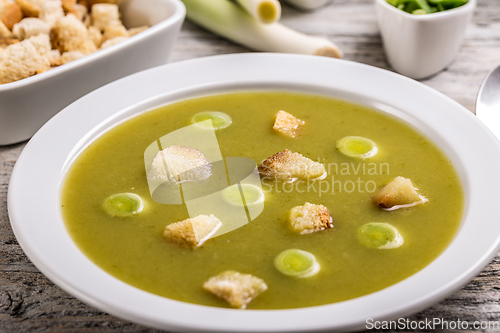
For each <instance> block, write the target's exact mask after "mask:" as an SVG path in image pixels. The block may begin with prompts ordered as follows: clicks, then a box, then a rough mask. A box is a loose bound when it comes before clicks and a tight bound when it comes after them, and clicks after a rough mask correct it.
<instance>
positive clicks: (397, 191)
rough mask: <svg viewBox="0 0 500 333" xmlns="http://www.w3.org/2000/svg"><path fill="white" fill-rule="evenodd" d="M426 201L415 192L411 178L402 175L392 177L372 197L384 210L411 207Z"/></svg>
mask: <svg viewBox="0 0 500 333" xmlns="http://www.w3.org/2000/svg"><path fill="white" fill-rule="evenodd" d="M427 201H428V200H427V198H426V197H424V196H422V195H420V194H418V193H417V189H416V188H415V187H414V186H413V184H412V182H411V180H410V179H407V178H403V177H396V178H394V180H392V181H391V182H390V183H388V184H387V185H385V186H384V187H383V188H382V189H381V190H380V191H379V192H378V193H377V194H376V195H375V196H374V197H373V202H375V203H376V204H377V205H379V206H380V207H382V208H383V209H385V210H396V209H398V208H407V207H413V206H416V205H419V204H423V203H425V202H427Z"/></svg>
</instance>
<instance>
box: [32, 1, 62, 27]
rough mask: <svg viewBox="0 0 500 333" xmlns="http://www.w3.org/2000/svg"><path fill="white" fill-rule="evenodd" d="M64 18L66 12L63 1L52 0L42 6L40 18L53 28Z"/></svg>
mask: <svg viewBox="0 0 500 333" xmlns="http://www.w3.org/2000/svg"><path fill="white" fill-rule="evenodd" d="M63 17H64V10H63V8H62V4H61V1H59V0H51V1H46V2H44V3H43V4H42V7H41V9H40V15H38V18H39V19H41V20H42V21H44V22H45V23H47V24H48V25H49V26H50V27H51V28H52V27H53V26H54V24H55V23H56V22H57V21H59V20H60V19H61V18H63Z"/></svg>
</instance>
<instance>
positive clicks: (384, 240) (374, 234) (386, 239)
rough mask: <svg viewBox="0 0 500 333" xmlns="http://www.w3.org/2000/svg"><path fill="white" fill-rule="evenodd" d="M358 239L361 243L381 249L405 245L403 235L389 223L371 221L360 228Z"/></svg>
mask: <svg viewBox="0 0 500 333" xmlns="http://www.w3.org/2000/svg"><path fill="white" fill-rule="evenodd" d="M358 240H359V242H360V243H361V244H363V245H365V246H367V247H369V248H372V249H380V250H388V249H395V248H398V247H400V246H401V245H403V243H404V239H403V236H401V234H400V233H399V232H398V230H397V229H396V228H394V227H393V226H392V225H390V224H388V223H381V222H371V223H367V224H364V225H362V226H361V227H359V228H358Z"/></svg>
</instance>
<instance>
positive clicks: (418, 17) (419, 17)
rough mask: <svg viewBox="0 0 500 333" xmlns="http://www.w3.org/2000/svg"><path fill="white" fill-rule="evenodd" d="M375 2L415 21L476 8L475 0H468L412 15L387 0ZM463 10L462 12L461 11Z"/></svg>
mask: <svg viewBox="0 0 500 333" xmlns="http://www.w3.org/2000/svg"><path fill="white" fill-rule="evenodd" d="M374 1H375V3H378V4H380V6H381V7H383V8H385V9H387V10H390V11H392V12H393V13H398V14H399V15H402V16H403V17H405V18H406V19H410V20H415V21H433V20H439V19H445V18H448V17H453V16H460V15H462V14H465V12H470V11H473V10H474V8H476V5H477V3H476V0H469V1H468V2H467V3H466V4H465V5H462V6H460V7H456V8H453V9H448V10H444V11H442V12H437V13H432V14H427V15H414V14H410V13H407V12H405V11H404V10H401V9H398V8H396V7H394V6H393V5H391V4H389V3H388V2H387V0H374ZM462 12H464V13H462Z"/></svg>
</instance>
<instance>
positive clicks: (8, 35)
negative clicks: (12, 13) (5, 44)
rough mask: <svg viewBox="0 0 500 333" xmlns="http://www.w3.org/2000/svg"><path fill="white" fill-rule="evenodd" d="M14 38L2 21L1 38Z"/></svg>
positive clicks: (0, 25) (0, 23) (0, 24)
mask: <svg viewBox="0 0 500 333" xmlns="http://www.w3.org/2000/svg"><path fill="white" fill-rule="evenodd" d="M11 37H13V35H12V31H10V30H9V29H8V28H7V26H6V25H5V23H3V22H2V21H1V20H0V38H11Z"/></svg>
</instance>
